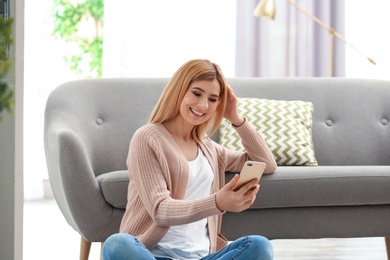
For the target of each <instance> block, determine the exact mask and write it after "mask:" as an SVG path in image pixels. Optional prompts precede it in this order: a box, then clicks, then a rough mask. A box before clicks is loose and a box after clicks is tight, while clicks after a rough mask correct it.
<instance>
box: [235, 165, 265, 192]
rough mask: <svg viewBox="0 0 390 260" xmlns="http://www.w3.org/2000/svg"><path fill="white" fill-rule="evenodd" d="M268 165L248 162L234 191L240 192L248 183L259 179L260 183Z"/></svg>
mask: <svg viewBox="0 0 390 260" xmlns="http://www.w3.org/2000/svg"><path fill="white" fill-rule="evenodd" d="M265 167H266V164H265V163H264V162H255V161H247V162H245V164H244V167H243V168H242V170H241V173H240V178H239V180H238V182H237V184H236V186H235V187H234V190H239V189H240V188H241V187H242V186H243V185H245V184H246V183H247V182H248V181H250V180H253V179H257V180H258V181H260V178H261V176H262V175H263V172H264V169H265Z"/></svg>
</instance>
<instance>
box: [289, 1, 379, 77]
mask: <svg viewBox="0 0 390 260" xmlns="http://www.w3.org/2000/svg"><path fill="white" fill-rule="evenodd" d="M287 1H288V2H289V3H290V4H291V5H292V6H294V7H295V8H296V9H298V10H299V11H300V12H302V13H303V14H304V15H306V16H308V17H309V18H311V19H312V20H313V21H314V22H316V23H317V24H318V25H320V26H321V27H323V28H324V29H325V30H327V31H328V32H329V36H330V47H329V49H330V58H329V63H330V64H329V71H330V72H329V74H330V76H331V77H333V52H334V37H336V38H337V39H339V40H340V41H342V42H343V43H345V44H346V45H349V46H350V47H351V48H352V49H354V50H355V51H356V52H358V53H359V54H361V55H362V56H364V57H366V58H367V59H368V61H369V62H371V63H372V64H376V62H375V61H374V60H373V59H372V58H370V57H367V56H366V55H364V54H363V53H362V52H361V51H359V50H358V49H357V48H356V47H355V46H353V45H352V44H350V43H349V42H347V41H346V40H345V38H344V37H343V36H342V35H341V34H339V33H338V32H336V30H335V29H333V28H332V27H330V26H328V25H327V24H325V23H324V22H323V21H321V20H320V19H318V18H317V17H316V16H314V15H312V14H311V13H309V12H308V11H306V10H305V9H304V8H302V7H301V6H300V5H298V4H297V3H295V2H294V1H292V0H287Z"/></svg>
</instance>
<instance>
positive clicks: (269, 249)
mask: <svg viewBox="0 0 390 260" xmlns="http://www.w3.org/2000/svg"><path fill="white" fill-rule="evenodd" d="M249 237H250V238H251V240H252V245H251V246H252V247H253V248H254V249H256V251H257V252H256V255H258V256H259V259H262V260H268V259H269V260H271V259H273V258H274V249H273V246H272V243H271V241H269V240H268V239H267V238H266V237H263V236H258V235H253V236H249Z"/></svg>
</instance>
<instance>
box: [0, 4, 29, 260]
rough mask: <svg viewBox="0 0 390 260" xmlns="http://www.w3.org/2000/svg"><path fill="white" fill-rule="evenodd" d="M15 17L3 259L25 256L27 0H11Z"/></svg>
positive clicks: (3, 164) (1, 186)
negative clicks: (13, 96) (13, 106)
mask: <svg viewBox="0 0 390 260" xmlns="http://www.w3.org/2000/svg"><path fill="white" fill-rule="evenodd" d="M11 16H12V17H14V19H15V25H14V30H13V32H14V41H15V43H14V44H13V46H12V48H11V50H10V60H11V61H12V63H13V69H12V71H13V72H14V74H13V75H10V77H9V80H10V81H11V82H13V84H14V86H15V90H16V94H15V95H16V97H15V99H16V107H15V113H14V115H12V116H11V115H8V114H3V121H2V122H1V123H0V177H1V181H0V209H1V210H0V220H1V221H0V230H1V232H0V259H7V260H8V259H16V260H20V259H22V258H23V184H22V183H23V182H22V180H23V178H22V176H23V166H22V165H23V164H22V162H23V158H22V157H23V153H22V143H23V139H22V138H23V136H22V129H23V128H22V122H23V121H22V119H23V112H22V110H23V54H24V52H23V42H24V40H23V27H24V18H23V17H24V0H16V1H11Z"/></svg>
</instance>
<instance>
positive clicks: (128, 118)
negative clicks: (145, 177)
mask: <svg viewBox="0 0 390 260" xmlns="http://www.w3.org/2000/svg"><path fill="white" fill-rule="evenodd" d="M167 80H168V79H165V78H122V79H88V80H78V81H73V82H68V83H65V84H63V85H61V86H60V87H58V88H57V89H55V90H54V91H53V92H52V93H51V95H50V97H49V99H48V102H47V106H46V112H45V130H44V131H45V133H44V141H45V152H46V158H47V166H48V172H49V177H50V182H51V185H52V189H53V192H54V196H55V199H56V200H57V203H58V205H59V207H60V209H61V211H62V213H63V215H64V217H65V219H66V220H67V222H68V223H69V225H70V226H72V227H73V228H74V229H75V230H76V231H77V232H79V233H80V235H81V236H82V237H83V238H84V239H85V240H86V241H89V242H103V241H104V240H105V239H106V238H107V237H108V236H109V235H111V234H112V233H115V232H117V231H118V228H119V224H120V220H121V217H122V214H123V213H124V209H125V205H126V194H127V186H128V181H129V180H128V176H127V171H126V157H127V151H128V146H129V142H130V139H131V137H132V135H133V133H134V131H135V130H136V129H137V128H138V127H140V126H142V125H144V124H145V123H146V122H147V120H148V117H149V114H150V112H151V110H152V108H153V105H154V104H155V102H156V101H157V99H158V97H159V95H160V93H161V91H162V89H163V88H164V86H165V84H166V82H167ZM229 83H230V85H231V86H232V87H233V89H234V91H235V93H236V95H237V96H239V97H257V98H263V99H276V100H303V101H310V102H312V103H313V104H314V114H313V143H314V149H315V157H316V159H317V161H318V164H319V166H313V167H301V166H283V167H279V168H278V169H277V171H276V172H275V173H274V174H272V175H267V176H263V177H262V179H261V191H260V194H259V196H258V197H257V200H256V201H255V203H254V205H253V206H252V207H251V208H250V209H248V210H246V211H244V212H242V213H226V214H225V215H224V217H223V227H222V229H223V230H222V233H223V234H224V235H225V236H226V237H227V238H228V239H231V240H232V239H235V238H237V237H238V236H241V235H245V234H261V235H264V236H266V237H268V238H270V239H294V238H352V237H385V238H386V245H387V249H388V250H389V246H390V245H389V244H390V239H389V237H390V81H384V80H383V81H382V80H363V79H362V80H360V79H343V78H231V79H229ZM213 138H215V140H217V139H218V135H215V136H214V137H213ZM231 177H232V173H227V177H226V178H227V180H228V179H229V178H231ZM388 252H389V251H388Z"/></svg>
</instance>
